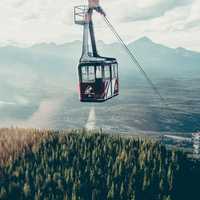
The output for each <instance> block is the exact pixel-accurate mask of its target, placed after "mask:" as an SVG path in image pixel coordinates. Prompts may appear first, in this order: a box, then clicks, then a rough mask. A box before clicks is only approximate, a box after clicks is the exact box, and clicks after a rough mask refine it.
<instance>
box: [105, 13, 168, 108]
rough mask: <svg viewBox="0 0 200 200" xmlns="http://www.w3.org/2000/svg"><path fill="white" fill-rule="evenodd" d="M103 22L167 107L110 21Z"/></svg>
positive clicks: (164, 101)
mask: <svg viewBox="0 0 200 200" xmlns="http://www.w3.org/2000/svg"><path fill="white" fill-rule="evenodd" d="M104 20H105V22H106V24H107V25H108V26H109V28H110V29H111V31H112V32H113V34H114V35H115V37H116V38H117V39H118V40H119V41H120V43H121V45H122V46H123V47H124V49H125V50H126V52H127V53H128V55H129V56H130V58H131V60H132V61H133V63H134V64H136V66H137V67H138V69H139V71H140V72H141V73H142V74H143V76H144V77H145V79H146V80H147V82H148V83H149V85H150V86H151V88H152V89H153V91H154V92H155V93H156V94H157V95H158V96H159V98H160V100H161V101H162V102H163V103H164V104H165V105H166V106H168V103H167V102H166V100H165V98H164V97H163V96H162V95H161V94H160V92H159V91H158V89H157V88H156V86H155V85H154V83H153V82H152V81H151V79H150V78H149V76H148V75H147V73H146V72H145V71H144V69H143V68H142V66H141V64H140V63H139V62H138V60H137V58H136V57H135V56H134V55H133V53H132V52H131V51H130V50H129V48H128V47H127V45H126V44H125V43H124V41H123V40H122V38H121V37H120V35H119V34H118V33H117V31H116V30H115V28H114V27H113V26H112V24H111V23H110V21H109V20H108V18H107V17H106V16H105V17H104Z"/></svg>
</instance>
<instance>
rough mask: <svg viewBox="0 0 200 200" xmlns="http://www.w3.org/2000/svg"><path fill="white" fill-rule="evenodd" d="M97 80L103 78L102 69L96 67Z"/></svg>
mask: <svg viewBox="0 0 200 200" xmlns="http://www.w3.org/2000/svg"><path fill="white" fill-rule="evenodd" d="M96 78H97V79H101V78H103V73H102V67H101V66H96Z"/></svg>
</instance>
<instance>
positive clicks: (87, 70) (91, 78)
mask: <svg viewBox="0 0 200 200" xmlns="http://www.w3.org/2000/svg"><path fill="white" fill-rule="evenodd" d="M81 77H82V82H83V83H88V82H89V83H92V82H95V68H94V66H93V65H91V66H82V67H81Z"/></svg>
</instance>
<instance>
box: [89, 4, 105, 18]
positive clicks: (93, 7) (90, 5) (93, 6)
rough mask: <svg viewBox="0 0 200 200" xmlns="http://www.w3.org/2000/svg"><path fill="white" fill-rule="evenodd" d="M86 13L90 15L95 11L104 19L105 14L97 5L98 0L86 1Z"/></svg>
mask: <svg viewBox="0 0 200 200" xmlns="http://www.w3.org/2000/svg"><path fill="white" fill-rule="evenodd" d="M88 7H89V9H88V13H89V14H90V15H92V11H93V10H96V11H97V12H98V13H100V14H101V15H103V16H104V17H105V16H106V13H105V12H104V10H103V9H102V7H101V6H100V4H99V0H88Z"/></svg>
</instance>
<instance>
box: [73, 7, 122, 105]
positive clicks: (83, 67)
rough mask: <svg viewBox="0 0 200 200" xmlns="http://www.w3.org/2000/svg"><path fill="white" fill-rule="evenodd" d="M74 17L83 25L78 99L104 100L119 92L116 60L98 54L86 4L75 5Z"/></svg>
mask: <svg viewBox="0 0 200 200" xmlns="http://www.w3.org/2000/svg"><path fill="white" fill-rule="evenodd" d="M74 19H75V23H76V24H79V25H83V27H84V31H83V47H82V56H81V58H80V61H79V65H78V75H79V92H80V101H82V102H104V101H106V100H108V99H111V98H112V97H115V96H117V95H118V94H119V77H118V63H117V60H116V59H115V58H109V57H101V56H99V55H98V53H97V48H96V40H95V35H94V28H93V22H92V12H91V10H90V11H88V7H87V6H77V7H75V9H74ZM89 41H90V44H89ZM90 49H91V50H90Z"/></svg>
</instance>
